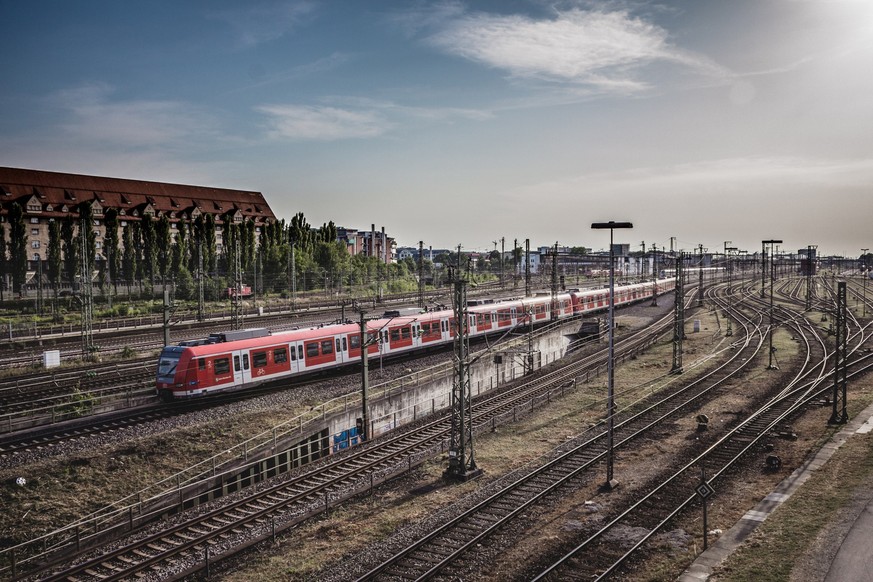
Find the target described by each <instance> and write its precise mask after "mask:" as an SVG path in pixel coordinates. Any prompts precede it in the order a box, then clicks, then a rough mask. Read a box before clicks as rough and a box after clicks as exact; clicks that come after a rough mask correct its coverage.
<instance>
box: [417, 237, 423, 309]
mask: <svg viewBox="0 0 873 582" xmlns="http://www.w3.org/2000/svg"><path fill="white" fill-rule="evenodd" d="M418 307H419V309H424V241H418Z"/></svg>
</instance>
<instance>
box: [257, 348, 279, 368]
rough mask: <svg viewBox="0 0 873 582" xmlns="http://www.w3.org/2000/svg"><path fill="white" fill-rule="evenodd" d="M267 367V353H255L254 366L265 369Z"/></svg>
mask: <svg viewBox="0 0 873 582" xmlns="http://www.w3.org/2000/svg"><path fill="white" fill-rule="evenodd" d="M283 351H284V350H283ZM274 353H275V352H274ZM266 365H267V352H254V353H253V354H252V366H254V367H255V368H263V367H264V366H266Z"/></svg>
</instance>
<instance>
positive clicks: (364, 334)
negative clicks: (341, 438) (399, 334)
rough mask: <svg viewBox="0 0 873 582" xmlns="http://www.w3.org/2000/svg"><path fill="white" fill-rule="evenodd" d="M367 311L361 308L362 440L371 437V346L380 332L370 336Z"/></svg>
mask: <svg viewBox="0 0 873 582" xmlns="http://www.w3.org/2000/svg"><path fill="white" fill-rule="evenodd" d="M365 316H366V313H365V312H364V310H363V309H361V440H364V441H366V440H368V439H369V438H370V405H369V394H368V391H369V388H370V360H369V356H370V353H369V352H370V346H371V345H373V344H374V343H376V341H377V338H378V334H377V335H375V336H373V337H370V333H369V332H368V331H367V318H366V317H365Z"/></svg>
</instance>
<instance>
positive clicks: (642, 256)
mask: <svg viewBox="0 0 873 582" xmlns="http://www.w3.org/2000/svg"><path fill="white" fill-rule="evenodd" d="M645 264H646V241H643V242H641V243H640V273H639V275H640V282H641V283H642V281H643V277H645V275H646V269H645Z"/></svg>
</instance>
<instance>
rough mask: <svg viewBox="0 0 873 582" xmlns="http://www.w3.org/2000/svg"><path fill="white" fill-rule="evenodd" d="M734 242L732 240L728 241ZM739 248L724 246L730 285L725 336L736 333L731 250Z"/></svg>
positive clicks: (728, 288) (728, 287)
mask: <svg viewBox="0 0 873 582" xmlns="http://www.w3.org/2000/svg"><path fill="white" fill-rule="evenodd" d="M727 242H732V241H727ZM736 250H738V249H737V247H725V248H724V256H725V259H727V275H728V286H727V299H728V313H727V314H725V319H727V331H726V332H725V336H727V337H730V336H732V335H734V330H733V329H732V328H731V314H730V310H731V308H732V307H733V263H732V262H731V257H730V254H729V253H730V252H731V251H736Z"/></svg>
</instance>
